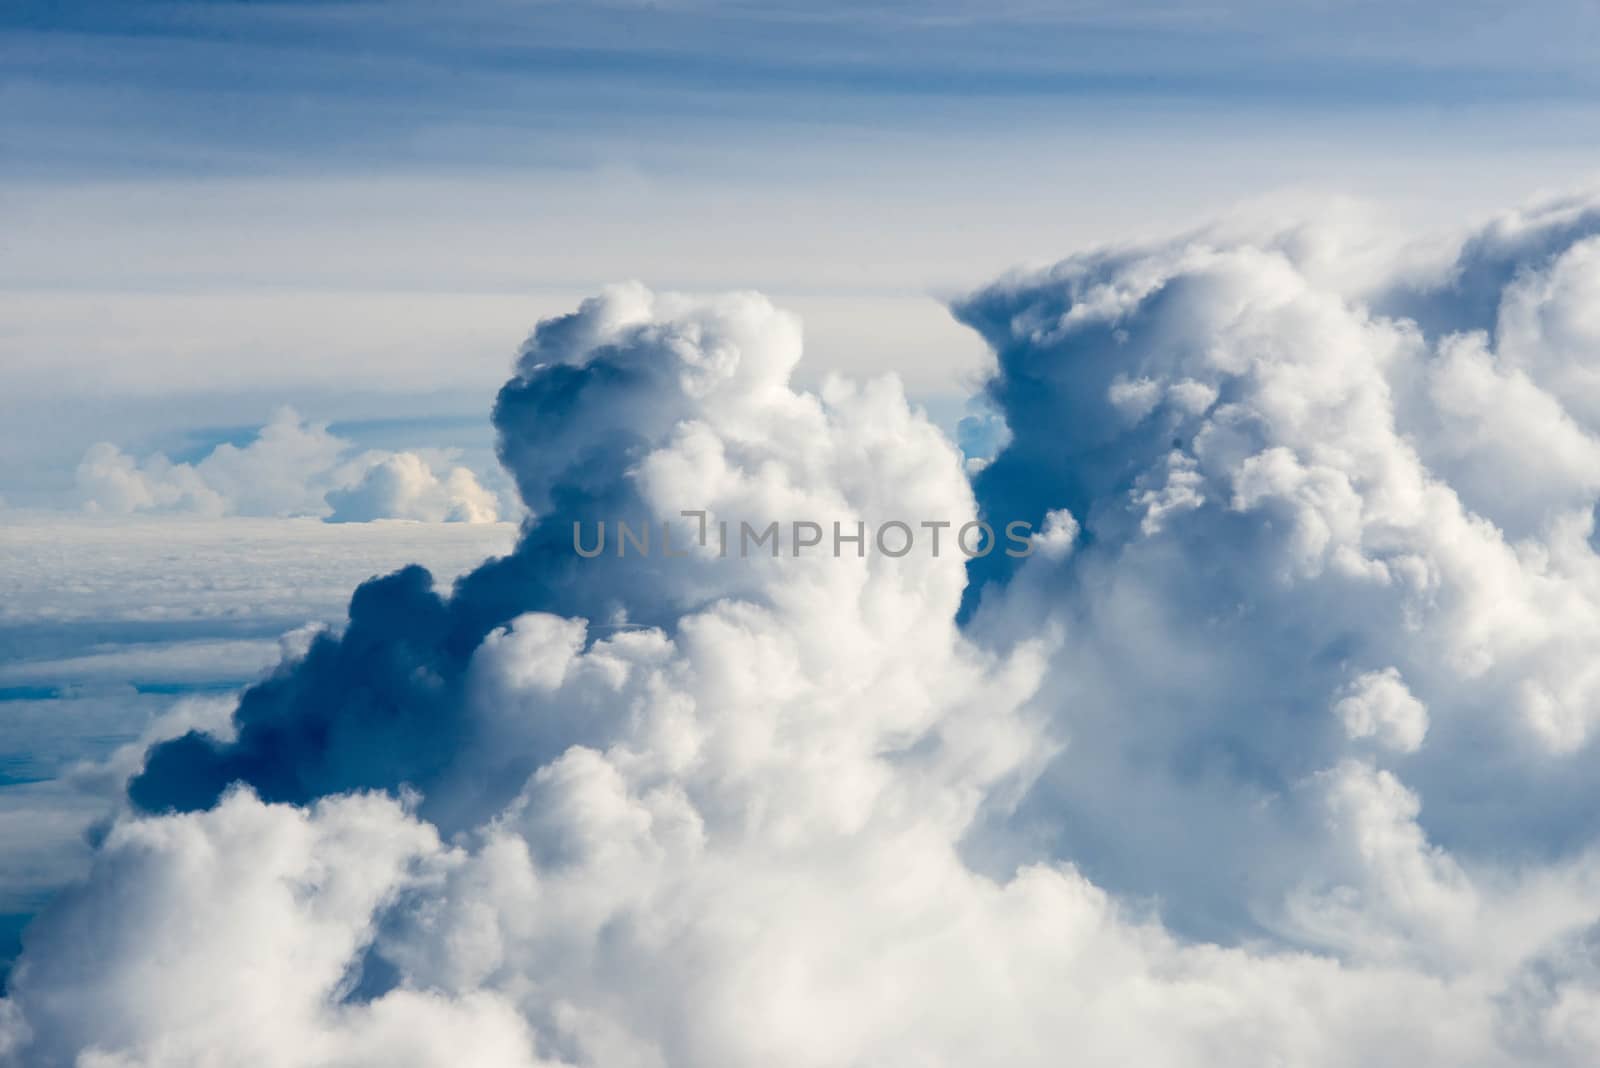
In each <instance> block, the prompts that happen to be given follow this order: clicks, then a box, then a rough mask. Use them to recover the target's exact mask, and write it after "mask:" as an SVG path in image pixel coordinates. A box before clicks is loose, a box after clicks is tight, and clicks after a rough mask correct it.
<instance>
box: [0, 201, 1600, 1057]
mask: <svg viewBox="0 0 1600 1068" xmlns="http://www.w3.org/2000/svg"><path fill="white" fill-rule="evenodd" d="M1594 217H1595V216H1594V213H1593V212H1591V211H1590V210H1589V209H1588V208H1586V207H1584V206H1582V205H1558V206H1556V207H1555V208H1552V209H1549V210H1548V211H1545V212H1543V213H1535V214H1531V215H1527V216H1523V217H1519V218H1518V219H1516V220H1514V221H1511V222H1502V223H1498V224H1496V225H1495V226H1494V227H1491V228H1490V229H1488V230H1486V231H1485V232H1484V233H1483V234H1480V235H1479V236H1477V237H1476V238H1474V239H1472V240H1470V241H1468V242H1467V243H1466V244H1465V245H1464V246H1463V249H1462V252H1461V256H1460V258H1459V260H1458V262H1457V263H1456V264H1455V266H1454V267H1453V268H1452V269H1451V270H1450V271H1449V272H1448V273H1445V274H1442V275H1440V276H1438V277H1434V278H1430V279H1425V280H1423V281H1422V282H1418V281H1417V279H1416V278H1415V277H1414V276H1407V277H1406V278H1405V279H1404V280H1397V279H1398V278H1399V276H1398V275H1396V279H1388V278H1373V277H1370V276H1368V277H1365V278H1363V279H1362V281H1361V284H1360V287H1359V289H1355V288H1351V287H1349V286H1347V285H1345V284H1343V283H1340V282H1337V281H1333V280H1336V279H1341V278H1348V277H1350V276H1351V274H1352V272H1350V271H1348V270H1339V269H1332V268H1330V265H1329V264H1328V263H1327V262H1325V260H1318V259H1315V256H1320V255H1322V253H1321V252H1319V251H1317V250H1320V249H1323V248H1325V247H1326V246H1324V245H1319V244H1318V243H1316V242H1314V241H1307V240H1306V239H1305V235H1304V234H1303V233H1301V234H1290V235H1284V236H1282V237H1276V238H1272V239H1268V240H1262V241H1256V242H1248V243H1244V242H1239V241H1237V240H1234V241H1231V242H1230V241H1223V240H1221V239H1217V240H1215V241H1207V240H1204V239H1194V240H1186V241H1183V242H1179V243H1174V244H1171V245H1167V246H1161V247H1152V248H1144V249H1138V250H1122V251H1116V252H1099V253H1090V254H1086V255H1083V256H1079V257H1075V258H1073V259H1071V260H1068V261H1066V262H1064V263H1063V264H1060V265H1058V266H1057V267H1055V268H1052V269H1050V270H1048V271H1045V272H1041V273H1037V274H1030V275H1022V276H1017V277H1014V278H1010V279H1006V280H1004V281H1002V282H999V283H997V284H996V285H994V286H992V287H990V288H988V289H986V290H984V291H982V292H980V293H977V294H974V295H973V296H972V297H970V298H968V299H967V300H965V301H964V302H962V303H961V304H960V305H959V306H958V308H957V312H958V314H959V315H960V316H961V318H962V319H963V320H964V321H966V322H968V323H970V324H971V325H972V326H974V327H975V328H976V329H977V330H979V331H980V332H981V333H982V334H983V336H984V337H985V338H986V339H987V340H988V341H989V342H990V344H991V345H992V346H993V347H994V349H995V351H996V353H997V356H998V369H997V371H996V374H995V377H994V379H993V380H992V382H991V383H990V384H989V386H988V389H987V394H988V396H987V402H986V408H987V409H989V410H993V411H995V412H997V413H998V415H999V416H1000V417H1002V418H1003V419H1004V423H1005V427H1004V431H1003V432H999V431H998V429H997V428H991V431H993V432H992V433H990V434H989V436H990V437H991V438H992V439H993V441H994V442H995V443H996V444H999V445H1000V451H999V452H998V455H997V456H996V457H995V458H994V459H993V460H992V462H990V463H988V464H987V465H984V466H982V467H981V469H980V470H979V471H978V473H977V474H976V476H975V477H974V479H973V481H972V482H970V483H969V481H968V476H967V473H966V471H965V470H964V468H963V465H962V462H961V460H960V458H959V456H958V454H957V452H956V450H955V449H954V448H953V447H952V446H951V445H950V444H949V443H948V442H946V441H945V440H944V438H943V437H942V436H941V435H940V434H939V433H938V432H937V431H936V430H935V429H934V428H933V427H932V426H931V425H929V424H928V422H927V421H926V420H925V419H924V418H923V417H922V416H921V415H919V414H918V413H917V412H915V411H914V410H913V409H911V408H910V407H908V405H907V404H906V402H905V400H904V398H903V397H902V395H901V393H900V391H899V388H898V387H897V385H896V384H895V383H894V382H892V381H883V382H877V383H872V384H867V385H854V384H850V383H846V382H843V381H831V382H829V383H828V384H827V385H825V386H824V387H823V389H822V390H821V391H820V392H818V393H815V394H813V393H805V392H798V391H796V390H794V389H793V388H792V387H791V386H790V384H789V374H790V371H791V370H792V368H793V367H794V365H795V363H796V361H797V360H798V358H799V356H800V335H799V329H798V325H797V324H796V322H795V321H794V320H793V319H792V318H790V317H789V316H787V315H785V314H784V313H782V312H779V311H777V310H775V309H774V308H772V307H771V306H770V305H769V304H768V303H767V302H766V301H765V300H763V299H762V298H760V297H758V296H754V295H731V296H727V297H721V298H715V299H710V300H691V299H687V298H679V297H672V296H665V295H658V294H653V293H650V292H648V291H646V290H644V289H642V288H640V287H637V286H630V287H621V288H618V289H615V290H611V291H608V292H607V293H606V294H604V295H603V296H601V297H598V298H596V299H594V300H591V301H589V302H586V303H585V304H584V305H583V307H582V308H580V309H579V310H578V311H577V312H575V313H574V314H572V315H570V316H567V317H564V318H561V319H557V320H553V321H550V322H546V323H544V324H541V326H540V327H539V328H538V330H537V331H536V332H535V334H534V336H533V337H532V338H531V339H530V340H529V342H528V343H527V345H526V346H525V347H524V350H523V353H522V356H521V359H520V361H519V364H518V369H517V374H516V376H515V377H514V378H513V379H512V381H511V382H509V383H508V384H507V385H506V387H505V388H504V389H503V390H502V392H501V394H500V397H499V399H498V402H497V404H496V409H495V422H496V426H497V429H498V430H499V434H500V442H501V455H502V458H503V459H504V461H505V463H506V465H507V468H508V470H509V471H510V472H511V474H512V475H513V476H514V478H515V479H516V483H517V486H518V489H519V491H520V493H521V495H522V497H523V500H524V502H525V503H526V505H527V507H528V508H529V510H530V512H531V518H530V520H529V521H528V523H527V524H526V525H525V527H524V530H523V534H522V537H521V540H520V542H519V544H518V545H517V547H516V548H515V550H514V551H513V552H512V553H511V554H510V555H508V556H506V557H504V558H502V559H499V560H494V561H490V562H488V563H486V564H485V565H483V567H481V568H480V569H478V570H477V571H476V572H473V573H472V574H469V575H467V576H465V577H463V578H462V579H461V580H459V581H458V582H457V584H456V585H455V587H454V588H453V590H451V591H448V592H446V591H441V590H437V589H435V588H434V586H433V583H432V582H431V579H430V577H429V576H428V575H427V573H426V572H424V571H423V570H421V569H420V568H410V569H406V570H404V571H401V572H398V573H396V574H394V575H391V576H388V577H386V578H382V579H378V580H375V581H373V582H371V583H368V584H367V585H365V586H363V587H361V588H360V589H359V590H358V591H357V592H356V594H355V596H354V597H353V599H352V601H351V605H350V618H349V622H348V625H347V626H346V627H345V629H344V630H343V632H342V633H340V634H337V635H334V634H323V635H320V636H318V637H316V638H314V639H313V640H311V641H310V643H309V645H308V646H307V647H306V648H305V649H304V650H303V652H299V653H297V655H296V656H295V657H294V658H292V659H291V660H289V661H287V662H285V663H284V664H283V665H282V666H281V667H280V668H279V669H278V670H277V671H276V672H275V673H274V674H273V676H272V677H271V678H269V679H267V680H266V681H264V682H263V683H261V684H260V685H259V686H257V687H255V688H254V689H252V690H251V691H249V692H248V693H247V694H246V695H245V696H244V698H243V699H242V701H241V702H240V704H239V707H238V709H237V711H236V712H235V714H234V717H233V721H232V723H231V724H230V725H229V726H228V727H226V728H217V729H214V730H212V731H194V732H191V733H188V734H184V735H182V736H180V737H177V738H175V739H173V740H170V741H167V742H163V743H161V744H158V745H156V746H155V747H154V748H152V749H151V751H150V752H149V754H148V756H147V759H146V761H145V766H144V768H143V770H142V771H141V772H140V773H138V774H137V775H136V776H135V777H134V778H133V779H132V780H131V781H130V783H129V788H128V794H129V798H130V799H131V803H130V805H129V807H128V809H127V811H125V812H123V813H121V814H120V815H119V816H118V818H117V819H116V821H115V822H114V823H113V824H112V826H111V828H110V830H109V831H108V833H107V836H106V838H105V841H104V844H103V845H102V846H101V847H100V850H99V853H98V857H97V861H96V863H95V866H94V869H93V871H92V872H91V874H90V876H89V878H88V880H87V881H86V883H85V884H84V885H83V886H81V887H79V888H76V889H74V890H73V891H71V892H69V893H67V894H65V895H64V896H63V897H62V898H61V900H60V901H59V902H58V903H57V904H56V905H55V906H53V907H52V909H51V910H50V911H49V912H48V913H47V914H46V915H45V916H43V917H42V918H41V919H40V920H39V921H37V923H36V924H35V926H34V927H33V928H32V929H31V931H30V933H29V935H28V939H27V946H26V953H25V956H24V958H23V961H22V963H21V964H20V965H19V967H18V969H17V971H16V974H15V976H14V980H13V983H12V989H11V992H10V995H9V1000H7V1001H0V1056H5V1055H9V1056H11V1057H12V1058H13V1059H14V1060H16V1061H17V1063H19V1064H28V1065H34V1064H39V1065H53V1064H73V1063H80V1064H90V1065H119V1066H120V1065H163V1066H167V1065H202V1064H212V1063H229V1064H245V1065H299V1064H380V1063H381V1064H411V1065H419V1066H420V1065H445V1064H452V1065H453V1064H460V1063H472V1064H485V1065H596V1066H601V1065H603V1066H606V1068H631V1066H640V1068H645V1066H651V1068H661V1066H674V1065H693V1066H696V1068H701V1066H710V1068H716V1066H724V1065H726V1066H735V1065H748V1064H756V1063H760V1064H773V1065H787V1066H834V1065H837V1066H843V1065H852V1064H875V1065H880V1064H881V1065H919V1066H921V1065H951V1066H955V1065H962V1066H966V1065H972V1064H1017V1065H1029V1064H1039V1065H1044V1064H1056V1063H1059V1062H1060V1059H1061V1056H1062V1055H1063V1051H1064V1050H1071V1051H1073V1054H1074V1056H1075V1057H1076V1058H1078V1059H1080V1060H1083V1061H1085V1062H1087V1063H1097V1064H1098V1063H1129V1064H1141V1065H1213V1064H1215V1065H1222V1064H1230V1065H1231V1064H1238V1063H1249V1064H1255V1063H1286V1064H1296V1065H1369V1064H1375V1063H1406V1064H1415V1063H1426V1064H1486V1065H1497V1064H1504V1065H1513V1064H1516V1065H1521V1064H1529V1063H1545V1064H1573V1065H1578V1064H1587V1063H1592V1061H1593V1060H1594V1058H1595V1055H1596V1054H1597V1053H1600V975H1597V974H1596V964H1595V961H1594V959H1593V956H1592V952H1591V950H1590V947H1589V943H1590V941H1591V939H1590V937H1589V932H1590V931H1591V929H1592V927H1593V924H1594V923H1595V921H1596V919H1597V918H1600V858H1597V855H1596V853H1595V845H1596V842H1595V838H1594V834H1593V829H1592V828H1593V820H1592V815H1593V813H1594V812H1595V811H1596V808H1597V804H1596V802H1597V800H1600V798H1597V796H1596V787H1595V786H1594V785H1593V784H1592V779H1593V777H1592V776H1591V775H1589V774H1587V768H1588V767H1589V766H1590V763H1589V762H1590V760H1591V759H1592V756H1593V750H1594V744H1595V743H1594V737H1595V735H1596V733H1597V731H1596V727H1597V726H1600V712H1597V710H1600V690H1597V687H1600V674H1597V673H1596V669H1595V668H1594V667H1593V665H1594V664H1595V663H1597V662H1600V658H1597V655H1596V654H1597V653H1600V557H1597V555H1596V553H1595V551H1594V548H1593V546H1592V544H1591V537H1592V534H1593V528H1594V516H1593V511H1594V506H1595V500H1596V496H1597V495H1600V484H1597V482H1596V480H1595V477H1594V475H1593V471H1592V465H1591V464H1590V463H1589V461H1588V458H1589V457H1590V456H1591V455H1592V454H1593V450H1595V449H1597V448H1600V437H1597V431H1600V427H1597V426H1596V425H1595V419H1596V418H1597V417H1600V408H1591V407H1590V401H1591V400H1592V399H1593V398H1591V397H1590V394H1589V385H1590V383H1591V376H1590V373H1589V368H1588V366H1587V364H1588V362H1589V361H1591V360H1592V355H1591V354H1592V353H1595V352H1600V325H1597V323H1596V321H1595V320H1594V318H1593V316H1592V315H1590V314H1589V312H1588V311H1587V308H1588V306H1589V301H1588V295H1590V294H1592V293H1593V291H1594V290H1596V289H1600V255H1597V254H1596V252H1595V249H1596V247H1600V246H1596V244H1595V241H1596V240H1597V239H1596V238H1591V237H1589V236H1588V233H1589V229H1590V224H1589V221H1588V220H1591V219H1592V218H1594ZM1308 250H1311V251H1308ZM1336 266H1337V265H1335V267H1336ZM974 491H975V492H974ZM685 510H689V511H696V512H701V511H703V512H705V513H706V521H707V523H708V524H710V525H712V526H713V528H714V527H715V524H718V523H722V522H726V523H729V524H731V525H732V526H733V527H734V528H735V529H737V527H738V524H740V523H741V522H748V523H750V524H752V525H759V526H765V525H766V524H767V523H768V522H770V521H772V520H778V521H780V522H782V523H785V524H788V523H790V522H791V521H793V520H807V521H814V522H817V523H818V524H819V525H823V526H825V528H828V533H829V534H831V526H832V524H833V523H834V522H839V523H840V524H841V525H842V529H845V530H853V529H854V527H855V524H856V523H858V522H860V523H863V524H865V525H866V526H867V527H868V528H876V527H879V526H881V525H883V524H884V523H887V522H891V521H895V520H899V521H903V522H907V523H909V524H912V525H913V526H915V525H918V524H920V523H921V522H922V521H938V522H949V523H951V524H952V525H953V526H955V527H959V526H961V525H962V524H964V523H966V522H968V521H970V520H972V519H974V518H977V517H980V516H981V517H983V518H985V519H987V520H988V521H989V522H990V523H991V525H994V526H996V527H1003V526H1004V524H1005V523H1007V522H1010V521H1014V520H1022V521H1027V522H1029V523H1030V524H1032V527H1033V529H1034V530H1036V531H1037V532H1038V533H1037V535H1036V540H1035V543H1034V545H1035V551H1034V552H1033V553H1031V554H1030V555H1028V556H1027V557H1025V558H1017V557H1008V556H1005V555H1004V554H1002V553H991V554H990V555H988V556H986V557H984V558H983V559H981V560H975V561H973V562H972V563H971V564H970V565H969V564H968V563H967V561H966V559H965V557H964V556H963V555H962V554H961V553H959V552H953V551H950V548H949V544H948V542H947V543H946V546H945V551H944V552H942V553H940V554H937V555H936V554H935V553H934V551H933V549H932V544H931V542H930V541H929V540H926V539H923V540H918V541H916V542H914V545H913V549H912V551H910V552H909V553H907V554H906V555H904V556H892V555H889V554H886V553H882V552H877V551H871V550H870V549H869V550H868V551H865V552H863V553H862V554H860V555H857V554H856V552H855V551H854V548H853V546H851V547H848V548H846V550H845V551H844V552H843V553H841V554H840V555H838V556H835V555H834V554H833V553H831V552H822V553H811V554H804V553H803V554H800V555H795V554H793V553H792V552H791V551H790V548H791V547H790V546H789V545H788V544H787V543H786V544H785V546H784V551H783V552H782V553H781V554H780V555H779V556H777V557H773V556H771V555H765V554H754V555H750V556H746V557H740V556H738V555H730V556H728V557H723V556H721V555H720V554H719V553H718V547H717V544H716V541H715V540H714V539H711V540H708V542H707V544H705V545H701V544H699V543H698V541H697V540H696V539H694V538H692V537H690V536H688V535H689V533H690V532H691V531H692V530H693V529H694V523H693V521H686V520H684V519H683V518H682V516H681V514H680V513H681V512H683V511H685ZM619 519H621V520H627V521H629V522H632V523H636V524H639V525H640V526H641V527H642V526H643V525H644V524H645V523H646V522H648V523H649V524H651V525H652V527H651V529H653V530H654V531H655V537H656V538H657V539H658V542H657V544H658V546H659V538H660V537H661V526H660V525H661V524H666V525H667V529H668V530H670V531H672V532H673V533H672V535H671V536H673V537H681V539H682V540H681V542H680V543H679V551H680V552H681V553H683V555H681V556H671V557H669V556H667V555H665V554H664V553H661V552H659V551H658V552H653V553H651V554H649V555H644V554H642V553H637V552H636V553H631V554H629V555H625V556H623V555H618V554H617V553H616V552H615V551H614V549H615V546H611V547H609V548H608V551H606V552H604V553H602V554H600V555H598V556H595V557H593V558H585V557H583V556H580V555H579V554H578V553H576V552H575V551H574V546H573V542H572V533H573V525H574V524H575V523H576V524H580V525H581V526H582V527H584V528H586V529H589V530H593V529H596V527H597V525H598V524H599V523H600V522H602V521H604V522H607V523H610V524H615V523H616V521H617V520H619ZM614 529H615V528H614V527H613V530H614ZM958 618H959V619H960V620H961V622H960V623H959V624H958V622H957V619H958Z"/></svg>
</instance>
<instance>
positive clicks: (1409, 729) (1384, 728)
mask: <svg viewBox="0 0 1600 1068" xmlns="http://www.w3.org/2000/svg"><path fill="white" fill-rule="evenodd" d="M1333 712H1334V715H1336V716H1338V717H1339V721H1340V722H1341V723H1343V724H1344V729H1345V731H1346V732H1347V733H1348V734H1349V735H1350V737H1352V738H1376V739H1377V740H1378V741H1380V742H1382V743H1383V744H1384V745H1387V746H1392V747H1393V748H1395V749H1398V750H1400V751H1402V752H1407V753H1409V752H1414V751H1415V750H1416V749H1417V747H1418V746H1420V745H1421V744H1422V739H1423V738H1424V737H1425V736H1426V735H1427V733H1428V709H1427V707H1426V706H1425V705H1423V703H1422V702H1421V701H1418V700H1417V699H1416V698H1415V697H1413V696H1412V695H1411V691H1410V690H1408V689H1406V684H1405V682H1404V681H1402V680H1401V678H1400V673H1399V672H1398V671H1396V670H1395V669H1394V668H1385V669H1384V670H1383V671H1369V672H1367V673H1365V674H1363V675H1361V676H1359V677H1358V678H1356V679H1355V681H1353V682H1352V683H1351V684H1350V686H1349V687H1348V689H1347V690H1346V691H1345V692H1344V695H1343V696H1342V697H1340V698H1339V700H1338V703H1336V704H1335V705H1334V706H1333Z"/></svg>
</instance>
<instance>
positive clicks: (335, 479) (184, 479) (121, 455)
mask: <svg viewBox="0 0 1600 1068" xmlns="http://www.w3.org/2000/svg"><path fill="white" fill-rule="evenodd" d="M443 459H444V458H438V459H430V458H429V457H426V456H423V455H421V454H419V453H415V452H383V451H380V450H366V451H363V452H359V453H358V452H356V450H355V449H354V448H353V446H352V444H351V443H350V442H349V441H348V440H346V439H344V438H341V437H339V436H338V435H336V434H333V433H330V432H329V430H328V428H327V427H326V426H325V425H322V424H318V423H311V422H308V421H306V420H303V419H301V418H300V416H299V415H297V414H296V413H295V412H294V411H293V410H292V409H289V408H282V409H280V410H279V411H278V412H277V413H276V414H275V415H274V416H273V417H272V419H271V420H270V421H269V422H268V423H267V424H266V425H265V426H263V427H262V428H261V429H260V431H259V432H257V434H256V436H255V437H254V438H253V439H252V440H251V441H250V442H248V443H247V444H245V445H242V446H240V445H233V444H230V443H227V442H224V443H223V444H221V445H218V446H217V447H216V448H215V449H213V450H212V451H211V452H209V453H207V454H206V455H205V456H204V457H203V458H201V459H200V460H199V461H197V462H195V463H192V464H190V463H174V462H173V461H171V460H169V459H168V458H167V457H166V456H165V455H164V454H162V453H159V452H158V453H152V454H151V455H149V456H147V457H145V458H143V459H142V460H141V459H139V458H137V457H134V456H130V455H129V454H128V453H126V452H123V451H122V450H121V449H119V448H118V447H117V446H115V445H113V444H111V443H110V442H106V441H102V442H99V443H97V444H95V445H93V446H91V447H90V448H89V450H88V451H87V452H86V453H84V456H83V460H82V461H81V462H80V463H79V464H78V470H77V485H78V493H79V496H80V497H81V499H82V502H83V505H84V507H85V509H87V510H89V511H93V512H109V513H113V514H122V515H127V514H132V513H136V512H182V513H191V514H199V515H208V516H223V515H249V516H301V515H312V516H322V517H323V518H325V519H327V520H328V521H329V522H334V523H345V522H365V521H368V520H373V519H414V520H422V521H426V522H433V523H440V522H461V523H493V522H495V521H496V520H497V519H498V518H499V511H500V506H499V502H498V501H497V500H496V497H495V495H494V493H493V492H492V491H490V490H488V489H486V488H484V487H483V486H482V485H481V484H480V483H479V482H478V479H477V476H475V475H474V474H473V473H472V472H471V471H470V470H469V469H467V468H465V467H461V466H453V467H450V468H449V470H448V471H446V472H445V473H444V474H443V475H440V474H438V473H437V472H436V471H435V470H434V463H437V462H440V460H443ZM444 462H448V460H444Z"/></svg>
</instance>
